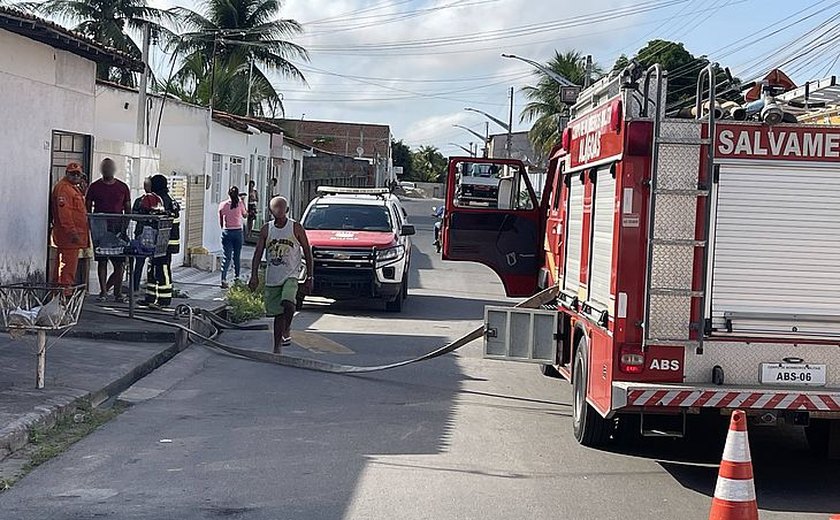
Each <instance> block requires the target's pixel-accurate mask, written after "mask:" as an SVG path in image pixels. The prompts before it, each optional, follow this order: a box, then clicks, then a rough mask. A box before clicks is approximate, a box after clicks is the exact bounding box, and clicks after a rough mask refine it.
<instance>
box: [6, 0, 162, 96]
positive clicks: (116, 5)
mask: <svg viewBox="0 0 840 520" xmlns="http://www.w3.org/2000/svg"><path fill="white" fill-rule="evenodd" d="M17 5H18V7H21V8H23V9H25V10H28V11H32V12H35V13H36V14H38V15H41V16H46V17H48V18H53V19H56V20H59V21H67V22H71V23H73V24H75V25H74V26H73V27H72V29H73V30H74V31H76V32H78V33H81V34H83V35H85V36H87V37H88V38H91V39H92V40H95V41H97V42H99V43H101V44H103V45H106V46H108V47H111V48H114V49H117V50H119V51H122V52H124V53H126V54H128V55H130V56H132V57H134V58H137V59H138V60H139V59H141V54H142V51H141V50H140V47H139V46H138V45H137V42H136V41H135V40H134V39H133V38H132V37H131V35H130V34H129V33H130V32H135V33H138V32H139V31H140V30H141V29H142V27H143V24H145V23H151V24H152V27H153V29H155V30H157V31H164V32H165V30H164V29H163V28H162V27H161V26H160V22H161V21H163V20H165V19H167V18H169V14H168V13H167V12H166V11H163V10H160V9H155V8H154V7H149V6H148V3H147V2H146V0H45V1H42V2H22V3H19V4H17ZM96 77H97V78H99V79H104V80H108V81H115V82H117V83H120V84H121V85H126V86H132V87H133V86H135V74H134V73H133V72H131V71H129V70H125V69H119V68H116V67H110V66H108V65H104V64H102V63H99V64H97V66H96Z"/></svg>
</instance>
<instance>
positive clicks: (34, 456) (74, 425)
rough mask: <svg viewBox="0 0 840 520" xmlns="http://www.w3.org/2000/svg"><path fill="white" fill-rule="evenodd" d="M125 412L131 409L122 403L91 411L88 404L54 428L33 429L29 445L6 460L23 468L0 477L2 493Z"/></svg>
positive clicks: (57, 423)
mask: <svg viewBox="0 0 840 520" xmlns="http://www.w3.org/2000/svg"><path fill="white" fill-rule="evenodd" d="M126 408H128V405H127V404H125V403H122V402H119V401H117V402H116V403H114V405H113V406H111V407H110V408H91V407H90V405H89V404H82V405H79V406H77V407H76V409H75V410H73V411H72V412H70V413H68V414H67V415H65V416H64V417H62V418H61V419H59V420H58V421H57V422H56V423H55V424H54V425H53V426H52V428H34V429H32V430H31V431H30V432H29V444H28V445H27V446H25V447H24V448H23V449H21V450H20V451H19V452H17V453H14V454H12V455H11V457H10V458H9V459H7V461H8V462H10V463H14V462H15V461H17V462H22V464H20V465H19V466H17V470H12V472H11V473H8V474H3V475H2V476H0V493H2V492H3V491H6V490H7V489H9V488H11V487H12V485H14V483H15V482H17V481H18V480H20V479H21V478H23V477H24V476H26V474H27V473H29V472H30V471H32V470H34V469H35V468H37V467H38V466H40V465H41V464H44V463H45V462H47V461H48V460H50V459H52V458H55V457H57V456H58V455H61V454H62V453H63V452H64V451H66V450H67V448H69V447H70V446H72V445H73V444H75V443H76V442H78V441H80V440H82V439H83V438H84V437H86V436H87V435H89V434H91V433H93V431H94V430H96V429H97V428H99V427H100V426H102V425H103V424H105V423H107V422H108V421H110V420H111V419H113V418H114V417H116V416H117V415H119V414H121V413H122V412H123V411H125V409H126ZM7 461H4V462H3V464H4V465H5V464H6V463H7ZM4 473H5V472H4Z"/></svg>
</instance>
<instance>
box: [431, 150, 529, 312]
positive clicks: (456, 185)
mask: <svg viewBox="0 0 840 520" xmlns="http://www.w3.org/2000/svg"><path fill="white" fill-rule="evenodd" d="M477 164H478V165H490V166H491V168H490V169H489V171H490V172H492V175H493V177H494V178H495V179H496V185H497V189H495V190H493V191H494V194H495V200H492V201H488V200H486V199H485V198H479V197H474V196H472V195H469V194H466V190H463V189H462V186H461V185H460V182H461V179H462V177H463V176H464V172H475V171H476V170H480V171H483V172H487V171H488V168H486V167H482V168H476V167H474V165H477ZM441 232H442V236H443V259H444V260H455V261H469V262H478V263H480V264H484V265H486V266H487V267H489V268H490V269H492V270H493V271H494V272H495V273H496V274H497V275H499V278H501V280H502V283H503V284H504V286H505V292H506V293H507V295H508V296H511V297H520V296H530V295H532V294H534V293H535V292H536V290H537V278H538V275H539V270H540V267H541V266H542V243H543V225H542V219H541V218H540V205H539V202H538V201H537V197H536V195H535V194H534V190H533V188H532V187H531V183H530V180H529V179H528V175H527V173H526V172H525V165H524V164H522V162H521V161H516V160H505V159H482V158H476V157H453V158H451V159H450V161H449V172H448V176H447V190H446V213H445V214H444V218H443V224H442V228H441Z"/></svg>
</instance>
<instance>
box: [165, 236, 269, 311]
mask: <svg viewBox="0 0 840 520" xmlns="http://www.w3.org/2000/svg"><path fill="white" fill-rule="evenodd" d="M253 257H254V246H251V245H245V246H243V247H242V264H241V268H242V270H241V272H240V277H241V278H242V280H243V281H246V282H247V281H248V279H249V278H250V277H251V259H252V258H253ZM231 264H232V262H231ZM233 277H234V272H233V265H231V266H230V268H229V269H228V277H227V281H228V283H231V284H232V283H233ZM172 280H173V282H174V286H175V288H176V289H177V290H178V291H182V292H186V293H187V294H188V295H189V298H190V299H198V300H207V301H217V302H221V301H224V296H225V290H224V289H222V288H221V280H222V274H221V273H220V272H219V271H214V272H212V273H211V272H207V271H201V270H198V269H195V268H194V267H176V268H174V269H172Z"/></svg>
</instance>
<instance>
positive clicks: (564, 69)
mask: <svg viewBox="0 0 840 520" xmlns="http://www.w3.org/2000/svg"><path fill="white" fill-rule="evenodd" d="M545 66H546V68H548V69H550V70H551V71H552V72H556V73H557V74H560V75H561V76H563V77H564V78H566V79H568V80H569V81H571V82H572V83H576V84H578V85H583V83H584V79H585V76H586V57H585V56H584V55H583V54H582V53H580V52H578V51H574V50H572V51H566V52H563V53H561V52H559V51H554V56H553V57H552V58H551V59H550V60H548V63H546V64H545ZM592 71H593V74H595V75H596V76H599V75H601V74H602V71H601V68H600V67H598V66H597V65H593V66H592ZM534 76H535V77H536V78H537V84H536V85H529V86H527V87H524V88H523V89H522V92H524V93H525V97H526V98H528V103H526V104H525V107H524V108H523V109H522V113H521V114H520V116H519V120H520V122H524V121H529V122H531V121H533V123H534V124H533V126H532V127H531V132H530V137H531V142H532V143H534V147H535V148H536V149H537V151H538V152H540V153H542V154H543V155H547V154H548V153H549V152H551V148H552V147H553V146H554V145H555V144H557V143H559V142H560V133H559V130H558V125H559V122H560V116H561V114H564V113H566V112H567V111H568V105H566V104H565V103H563V102H562V101H560V90H559V87H560V86H559V85H558V84H557V82H556V81H554V80H553V79H551V78H550V77H549V76H548V75H547V74H545V73H544V72H542V71H539V70H537V71H535V72H534Z"/></svg>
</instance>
